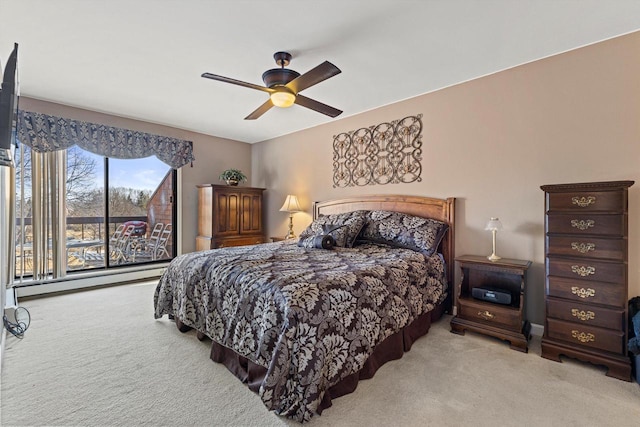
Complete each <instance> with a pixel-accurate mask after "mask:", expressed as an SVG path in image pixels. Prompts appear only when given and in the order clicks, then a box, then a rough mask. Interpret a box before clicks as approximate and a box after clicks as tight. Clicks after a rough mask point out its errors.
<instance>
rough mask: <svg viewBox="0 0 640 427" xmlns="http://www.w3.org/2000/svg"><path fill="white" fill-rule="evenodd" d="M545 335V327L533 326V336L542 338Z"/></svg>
mask: <svg viewBox="0 0 640 427" xmlns="http://www.w3.org/2000/svg"><path fill="white" fill-rule="evenodd" d="M543 333H544V326H543V325H538V324H537V323H532V324H531V335H535V336H536V337H541V336H542V334H543Z"/></svg>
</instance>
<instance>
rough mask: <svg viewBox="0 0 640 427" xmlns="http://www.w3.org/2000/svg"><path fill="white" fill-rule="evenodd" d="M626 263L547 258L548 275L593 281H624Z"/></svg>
mask: <svg viewBox="0 0 640 427" xmlns="http://www.w3.org/2000/svg"><path fill="white" fill-rule="evenodd" d="M626 271H627V269H626V264H624V263H620V262H605V261H594V260H591V259H579V258H575V259H559V258H553V257H549V258H547V274H548V275H549V276H558V277H566V278H569V279H580V280H588V281H595V282H607V283H620V284H624V283H626Z"/></svg>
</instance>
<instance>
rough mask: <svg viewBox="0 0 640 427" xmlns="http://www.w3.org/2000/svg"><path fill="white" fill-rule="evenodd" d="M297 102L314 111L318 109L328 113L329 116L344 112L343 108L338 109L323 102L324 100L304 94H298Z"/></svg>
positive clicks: (320, 111)
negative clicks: (319, 100) (317, 99)
mask: <svg viewBox="0 0 640 427" xmlns="http://www.w3.org/2000/svg"><path fill="white" fill-rule="evenodd" d="M296 104H298V105H302V106H303V107H307V108H309V109H311V110H313V111H317V112H318V113H322V114H326V115H327V116H329V117H336V116H339V115H340V114H342V110H338V109H337V108H333V107H330V106H329V105H327V104H323V103H322V102H318V101H316V100H314V99H311V98H307V97H306V96H302V95H296Z"/></svg>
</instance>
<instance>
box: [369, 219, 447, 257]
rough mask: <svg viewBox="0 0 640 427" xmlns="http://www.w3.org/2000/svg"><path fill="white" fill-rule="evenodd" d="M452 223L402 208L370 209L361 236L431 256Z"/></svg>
mask: <svg viewBox="0 0 640 427" xmlns="http://www.w3.org/2000/svg"><path fill="white" fill-rule="evenodd" d="M448 229H449V226H448V225H447V224H446V223H444V222H442V221H438V220H435V219H431V218H421V217H418V216H413V215H409V214H405V213H401V212H389V211H370V212H369V213H368V214H367V222H366V224H365V228H364V229H363V230H362V233H361V234H360V236H359V239H362V240H368V241H371V242H376V243H386V244H388V245H392V246H398V247H402V248H409V249H413V250H415V251H419V252H422V253H424V254H425V255H427V256H431V255H432V254H433V253H434V252H435V251H436V250H437V249H438V245H439V244H440V241H441V240H442V238H443V237H444V235H445V233H446V232H447V230H448Z"/></svg>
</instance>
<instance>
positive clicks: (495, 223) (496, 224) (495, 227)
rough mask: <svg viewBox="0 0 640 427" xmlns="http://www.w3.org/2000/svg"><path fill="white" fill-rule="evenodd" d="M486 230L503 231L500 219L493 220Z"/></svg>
mask: <svg viewBox="0 0 640 427" xmlns="http://www.w3.org/2000/svg"><path fill="white" fill-rule="evenodd" d="M484 229H485V230H502V223H501V222H500V220H499V219H498V218H491V219H490V220H489V222H488V223H487V226H486V227H485V228H484Z"/></svg>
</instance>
